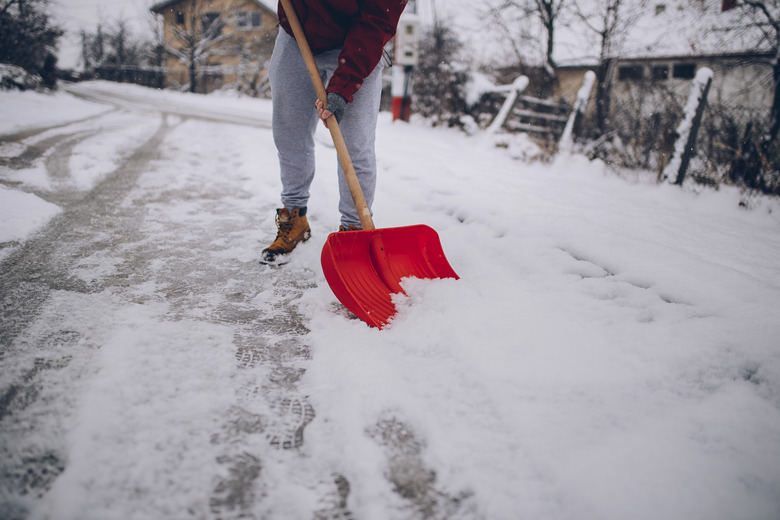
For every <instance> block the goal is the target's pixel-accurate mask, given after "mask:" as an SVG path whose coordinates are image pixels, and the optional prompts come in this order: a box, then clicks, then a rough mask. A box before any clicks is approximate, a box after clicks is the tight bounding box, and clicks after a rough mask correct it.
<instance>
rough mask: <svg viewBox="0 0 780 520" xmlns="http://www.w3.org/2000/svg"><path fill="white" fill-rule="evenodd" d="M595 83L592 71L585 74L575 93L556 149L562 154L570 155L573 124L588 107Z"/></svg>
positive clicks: (572, 141)
mask: <svg viewBox="0 0 780 520" xmlns="http://www.w3.org/2000/svg"><path fill="white" fill-rule="evenodd" d="M595 82H596V74H595V73H594V72H593V71H592V70H589V71H588V72H586V73H585V77H583V78H582V86H581V87H580V90H579V91H577V99H576V101H575V102H574V107H573V108H572V110H571V114H569V120H568V121H566V127H565V128H564V129H563V134H561V139H560V141H559V143H558V149H559V150H561V151H562V152H568V153H571V150H572V147H573V146H574V136H573V132H574V123H575V122H576V120H577V118H578V117H579V116H580V115H581V114H583V113H584V112H585V107H586V106H587V105H588V100H589V99H590V93H591V91H592V90H593V84H594V83H595Z"/></svg>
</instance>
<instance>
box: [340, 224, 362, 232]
mask: <svg viewBox="0 0 780 520" xmlns="http://www.w3.org/2000/svg"><path fill="white" fill-rule="evenodd" d="M339 231H363V228H362V227H358V226H356V225H354V224H350V225H349V228H345V227H344V226H343V225H341V226H339Z"/></svg>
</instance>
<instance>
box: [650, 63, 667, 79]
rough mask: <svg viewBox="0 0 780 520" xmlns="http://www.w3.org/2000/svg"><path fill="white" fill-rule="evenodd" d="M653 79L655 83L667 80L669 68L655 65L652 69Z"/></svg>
mask: <svg viewBox="0 0 780 520" xmlns="http://www.w3.org/2000/svg"><path fill="white" fill-rule="evenodd" d="M653 79H654V80H656V81H663V80H665V79H669V66H668V65H656V66H655V67H653Z"/></svg>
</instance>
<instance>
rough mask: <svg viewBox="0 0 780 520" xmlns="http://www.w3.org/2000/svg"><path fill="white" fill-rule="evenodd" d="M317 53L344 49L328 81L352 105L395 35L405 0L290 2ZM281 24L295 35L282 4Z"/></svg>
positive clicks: (289, 32) (312, 47)
mask: <svg viewBox="0 0 780 520" xmlns="http://www.w3.org/2000/svg"><path fill="white" fill-rule="evenodd" d="M291 2H292V5H293V7H294V8H295V13H296V14H297V15H298V20H299V21H300V22H301V26H302V27H303V32H304V33H305V34H306V39H307V40H308V42H309V46H310V47H311V51H312V52H313V53H314V54H317V53H320V52H323V51H327V50H331V49H338V48H341V49H342V50H341V54H339V66H338V68H336V71H335V72H334V73H333V77H332V78H331V79H330V82H328V87H327V90H328V92H335V93H337V94H341V95H342V96H344V97H345V98H346V99H347V101H349V102H352V98H353V96H354V94H355V92H357V91H358V89H359V88H360V87H361V85H363V80H364V79H365V78H366V77H368V75H369V74H371V71H373V70H374V68H375V67H376V66H377V64H378V63H379V60H380V59H382V49H383V48H384V46H385V44H386V43H387V42H388V41H390V39H391V38H392V37H393V36H394V35H395V31H396V28H397V27H398V19H399V18H400V17H401V13H402V12H403V10H404V7H406V0H291ZM278 12H279V23H280V24H281V26H282V28H283V29H284V30H285V32H287V34H289V35H290V36H293V32H292V29H291V28H290V23H289V20H288V19H287V16H286V15H285V14H284V9H283V8H282V5H281V3H279V7H278Z"/></svg>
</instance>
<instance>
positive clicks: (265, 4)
mask: <svg viewBox="0 0 780 520" xmlns="http://www.w3.org/2000/svg"><path fill="white" fill-rule="evenodd" d="M183 1H184V0H163V1H162V2H158V3H156V4H154V5H153V6H152V7H150V8H149V10H150V11H152V12H153V13H160V12H162V11H164V10H165V9H167V8H169V7H171V6H173V5H176V4H178V3H179V2H183ZM250 1H251V2H254V3H255V4H257V5H259V6H260V7H262V8H263V9H266V10H268V11H270V12H272V13H274V14H276V2H275V1H273V0H250Z"/></svg>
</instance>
